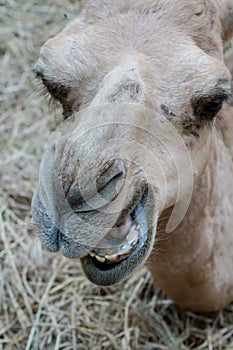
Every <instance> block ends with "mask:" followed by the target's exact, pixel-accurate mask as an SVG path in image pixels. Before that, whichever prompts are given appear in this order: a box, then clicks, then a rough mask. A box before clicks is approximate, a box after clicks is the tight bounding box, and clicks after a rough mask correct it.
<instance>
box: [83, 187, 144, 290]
mask: <svg viewBox="0 0 233 350" xmlns="http://www.w3.org/2000/svg"><path fill="white" fill-rule="evenodd" d="M146 197H147V196H146V194H144V195H143V197H142V198H141V200H140V201H139V202H138V203H137V205H136V207H135V208H134V209H133V211H132V212H131V213H129V214H128V215H127V216H126V217H125V219H124V220H125V221H129V220H130V222H131V225H130V228H129V230H128V233H127V235H126V237H125V239H124V240H123V241H122V243H121V244H120V245H119V246H115V247H112V248H110V247H107V248H106V247H105V248H99V247H95V248H93V249H92V250H91V251H90V252H89V253H88V254H87V255H86V256H84V257H82V258H81V263H82V267H83V271H84V273H85V274H86V276H87V278H88V279H89V280H90V281H91V282H93V283H95V284H97V285H102V286H107V285H112V284H115V283H117V282H119V281H120V280H122V279H123V278H125V277H126V276H128V275H129V274H130V273H131V272H132V271H133V270H134V269H135V267H137V266H139V265H141V263H142V262H143V261H144V259H145V257H146V256H147V254H148V251H149V248H150V246H151V235H150V234H149V233H150V230H149V228H148V221H147V218H146V214H145V201H146Z"/></svg>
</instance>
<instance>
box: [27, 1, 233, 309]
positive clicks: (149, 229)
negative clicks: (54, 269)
mask: <svg viewBox="0 0 233 350" xmlns="http://www.w3.org/2000/svg"><path fill="white" fill-rule="evenodd" d="M232 36H233V3H232V0H195V1H192V0H187V1H179V0H147V1H144V0H119V1H113V0H86V1H83V2H82V3H81V7H80V12H79V14H78V16H77V18H76V19H75V20H74V21H72V22H71V23H69V24H68V25H67V26H66V27H65V28H64V29H63V30H62V31H61V32H60V33H58V34H57V35H56V36H55V37H53V38H51V39H49V40H48V41H47V42H46V43H45V44H44V45H43V47H42V48H41V51H40V55H39V59H38V61H37V63H36V67H35V71H36V75H37V76H38V77H39V79H41V80H42V82H43V84H44V85H45V86H46V88H47V90H48V91H49V93H50V94H51V95H52V97H53V98H54V99H56V100H57V101H59V102H60V104H61V106H62V107H63V115H64V122H63V123H62V124H61V125H60V126H59V128H58V131H57V133H56V135H55V136H54V137H52V139H51V140H50V141H49V142H48V145H47V147H46V150H45V153H44V156H43V158H42V161H41V167H40V178H39V184H38V186H37V188H36V190H35V193H34V196H33V200H32V216H33V220H34V222H35V225H36V229H37V231H38V233H39V237H40V239H41V242H42V245H43V247H44V248H45V249H47V250H49V251H51V252H57V251H60V252H61V253H62V254H63V255H64V256H66V257H67V258H69V259H74V262H75V261H76V259H80V261H81V265H82V268H83V271H84V273H85V274H86V276H87V278H88V279H90V281H92V282H93V283H95V284H97V285H102V286H107V285H112V284H114V283H117V282H119V281H121V280H123V279H124V278H126V277H127V276H128V275H130V274H132V273H134V271H135V269H137V268H139V267H140V266H142V265H144V264H146V265H147V266H148V268H149V269H150V270H151V273H152V276H153V278H154V281H155V284H156V285H157V286H159V287H160V288H161V289H162V290H163V291H164V292H165V293H166V295H167V296H168V297H169V298H171V299H172V300H173V301H174V302H175V303H177V304H179V305H180V306H181V307H183V308H188V309H191V310H195V311H203V312H209V311H215V310H219V309H221V308H223V307H225V306H226V305H227V304H228V303H230V302H231V301H233V270H232V266H233V231H232V225H233V162H232V157H233V138H232V127H233V104H232V101H231V99H230V98H231V73H232V72H230V68H232V64H231V66H230V65H229V68H228V67H227V65H226V63H225V62H224V45H225V44H226V43H227V42H229V40H231V37H232ZM232 59H233V57H232ZM229 62H232V61H231V60H230V59H229Z"/></svg>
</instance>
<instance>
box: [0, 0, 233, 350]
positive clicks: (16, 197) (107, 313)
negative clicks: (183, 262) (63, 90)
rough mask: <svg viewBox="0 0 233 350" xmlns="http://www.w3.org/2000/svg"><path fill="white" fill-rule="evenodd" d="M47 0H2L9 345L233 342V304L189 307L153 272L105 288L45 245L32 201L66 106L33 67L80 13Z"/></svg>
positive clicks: (1, 129) (1, 345)
mask: <svg viewBox="0 0 233 350" xmlns="http://www.w3.org/2000/svg"><path fill="white" fill-rule="evenodd" d="M45 3H46V4H45ZM44 4H45V5H41V4H40V2H39V1H36V0H30V1H26V0H25V1H23V0H5V1H4V0H3V2H2V1H0V23H1V27H0V38H1V41H0V60H1V86H0V90H1V94H0V109H1V116H0V154H1V156H0V183H1V186H0V264H1V272H0V297H1V298H0V349H7V350H10V349H20V350H21V349H26V350H29V349H46V350H49V349H56V350H58V349H64V350H65V349H66V350H68V349H80V350H81V349H83V350H84V349H85V350H86V349H92V350H95V349H96V350H97V349H98V350H99V349H109V350H111V349H115V350H117V349H132V350H136V349H140V350H143V349H145V350H150V349H151V350H152V349H153V350H155V349H161V350H162V349H164V350H165V349H166V350H168V349H170V350H172V349H174V350H179V349H187V350H188V349H208V350H212V349H215V350H220V349H221V350H223V349H229V350H230V349H233V305H229V306H228V308H226V309H225V310H224V311H222V312H219V313H214V314H210V315H202V314H195V313H192V312H188V311H187V312H185V311H182V310H180V309H179V308H177V307H176V306H174V305H173V304H172V302H170V301H169V300H167V299H166V298H165V297H164V296H163V295H162V294H161V292H159V291H158V290H154V287H153V283H152V280H151V277H150V274H149V272H148V271H147V270H146V269H142V270H140V271H138V272H137V273H135V274H134V275H133V276H132V277H131V278H129V279H128V280H127V281H125V282H124V283H121V284H119V285H117V286H114V287H111V288H99V287H97V286H95V285H92V284H91V283H90V282H89V281H88V280H87V279H86V278H85V277H84V276H83V274H82V272H81V269H80V266H79V263H78V262H76V261H68V260H66V259H64V258H62V257H61V256H59V255H52V254H49V253H47V252H44V251H42V250H41V247H40V243H39V242H38V239H37V237H36V235H35V233H34V232H33V230H32V225H31V217H30V200H31V197H32V193H33V190H34V187H35V185H36V182H37V179H38V167H39V161H40V155H41V153H42V150H43V146H44V145H45V143H46V140H47V139H48V137H49V135H50V133H51V132H52V131H53V130H54V128H55V127H56V125H57V122H58V121H59V118H60V111H59V110H58V111H57V112H54V111H53V112H52V111H51V110H50V109H49V108H48V104H47V103H45V102H44V97H41V96H40V94H39V93H35V91H37V92H38V91H39V87H38V86H37V85H38V84H37V83H36V82H35V80H34V76H33V73H32V69H33V65H34V62H35V60H36V57H37V55H38V51H39V48H40V46H41V44H42V43H43V42H44V41H45V40H46V39H47V38H48V36H50V35H53V34H55V33H56V32H57V31H58V30H59V29H60V28H62V27H63V26H64V24H65V23H67V22H68V21H69V20H70V19H72V18H74V17H75V13H76V10H77V9H76V8H77V4H75V1H74V3H73V2H72V1H68V0H63V1H61V0H54V1H46V2H44Z"/></svg>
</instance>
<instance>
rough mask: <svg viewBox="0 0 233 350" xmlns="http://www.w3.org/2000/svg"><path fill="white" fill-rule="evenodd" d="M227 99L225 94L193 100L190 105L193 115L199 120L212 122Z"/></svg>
mask: <svg viewBox="0 0 233 350" xmlns="http://www.w3.org/2000/svg"><path fill="white" fill-rule="evenodd" d="M227 99H228V95H227V94H226V93H222V94H219V95H216V96H208V97H205V98H203V97H202V98H198V99H195V101H193V103H192V105H193V110H194V115H195V116H197V117H198V118H200V119H201V120H212V119H213V118H214V117H215V116H216V115H217V114H218V112H219V111H220V110H221V108H222V105H223V102H224V101H226V100H227Z"/></svg>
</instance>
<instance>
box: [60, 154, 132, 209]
mask: <svg viewBox="0 0 233 350" xmlns="http://www.w3.org/2000/svg"><path fill="white" fill-rule="evenodd" d="M86 175H87V176H88V174H86ZM125 176H126V169H125V165H124V163H123V161H122V160H118V159H116V160H112V161H108V162H106V163H105V164H104V166H103V167H101V169H100V170H99V171H98V172H97V176H96V178H97V179H96V182H95V183H93V186H92V187H91V189H90V188H89V191H88V192H87V191H86V189H85V188H84V189H80V188H79V187H78V185H76V186H74V187H72V189H71V190H70V191H69V192H68V194H67V200H68V202H69V205H70V206H71V208H72V209H73V210H74V211H75V212H84V211H93V210H96V209H98V208H100V207H101V206H103V205H106V204H107V203H110V202H111V201H113V200H114V199H115V198H116V197H117V195H118V193H119V192H120V190H121V188H122V187H123V184H124V179H125ZM87 201H88V203H87Z"/></svg>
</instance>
